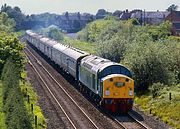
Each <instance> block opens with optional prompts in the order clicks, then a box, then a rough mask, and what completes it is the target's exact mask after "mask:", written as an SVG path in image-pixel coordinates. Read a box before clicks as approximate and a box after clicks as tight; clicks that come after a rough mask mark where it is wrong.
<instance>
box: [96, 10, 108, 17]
mask: <svg viewBox="0 0 180 129" xmlns="http://www.w3.org/2000/svg"><path fill="white" fill-rule="evenodd" d="M106 15H107V12H106V10H105V9H99V10H98V12H97V14H96V19H102V18H104V17H105V16H106Z"/></svg>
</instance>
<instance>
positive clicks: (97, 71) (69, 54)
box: [25, 30, 134, 113]
mask: <svg viewBox="0 0 180 129" xmlns="http://www.w3.org/2000/svg"><path fill="white" fill-rule="evenodd" d="M25 39H26V41H27V42H28V44H30V45H31V46H33V47H35V48H36V49H37V50H38V51H40V52H41V53H42V54H43V55H45V56H46V57H48V58H49V59H50V60H51V61H52V62H54V64H56V65H58V66H59V68H61V69H63V71H65V72H66V73H68V74H70V75H71V76H72V77H73V78H74V79H75V80H76V82H77V83H78V88H79V89H80V91H82V92H84V93H86V94H88V96H90V97H91V99H93V100H94V101H95V102H96V103H97V104H98V105H100V106H102V107H103V108H104V109H105V110H107V111H110V112H112V113H116V112H121V113H127V112H128V111H129V110H131V109H132V107H133V98H134V80H133V79H132V74H131V71H130V70H129V69H128V68H127V67H125V66H123V65H121V64H119V63H115V62H112V61H110V60H108V59H104V58H101V57H99V56H96V55H93V54H90V53H88V52H85V51H81V50H79V49H76V48H74V47H71V46H67V45H64V44H62V43H60V42H58V41H55V40H53V39H50V38H47V37H45V36H42V35H41V34H37V33H35V32H33V31H32V30H27V31H26V34H25Z"/></svg>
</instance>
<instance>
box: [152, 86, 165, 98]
mask: <svg viewBox="0 0 180 129" xmlns="http://www.w3.org/2000/svg"><path fill="white" fill-rule="evenodd" d="M164 87H165V86H164V85H163V84H161V83H153V85H152V86H150V88H149V89H150V91H151V94H152V97H153V98H155V97H157V96H159V95H160V91H161V90H162V89H163V88H164Z"/></svg>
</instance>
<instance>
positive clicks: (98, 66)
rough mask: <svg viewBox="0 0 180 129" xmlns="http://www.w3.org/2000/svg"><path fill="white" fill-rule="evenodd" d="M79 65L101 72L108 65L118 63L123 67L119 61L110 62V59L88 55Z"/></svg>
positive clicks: (94, 71)
mask: <svg viewBox="0 0 180 129" xmlns="http://www.w3.org/2000/svg"><path fill="white" fill-rule="evenodd" d="M81 65H83V66H84V67H86V68H87V69H89V70H91V71H92V72H93V73H95V74H96V73H97V72H101V71H102V70H103V69H105V68H106V67H109V66H113V65H118V66H121V67H125V66H123V65H121V64H119V63H115V62H112V61H110V60H107V59H104V58H101V57H98V56H95V55H90V56H87V57H85V58H83V59H82V61H81Z"/></svg>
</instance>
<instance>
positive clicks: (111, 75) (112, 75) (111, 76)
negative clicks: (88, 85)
mask: <svg viewBox="0 0 180 129" xmlns="http://www.w3.org/2000/svg"><path fill="white" fill-rule="evenodd" d="M113 77H126V78H128V79H129V80H131V81H133V80H132V78H130V77H128V76H125V75H123V74H110V75H107V76H105V77H103V78H102V79H101V80H102V81H104V80H107V79H110V78H113Z"/></svg>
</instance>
